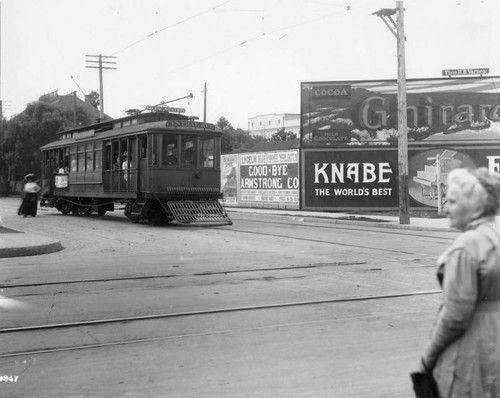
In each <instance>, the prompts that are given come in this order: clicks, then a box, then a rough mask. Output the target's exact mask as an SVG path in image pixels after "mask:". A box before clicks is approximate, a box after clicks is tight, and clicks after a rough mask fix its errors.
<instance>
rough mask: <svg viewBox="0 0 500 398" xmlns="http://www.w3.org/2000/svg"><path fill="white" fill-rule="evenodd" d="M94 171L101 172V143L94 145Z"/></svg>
mask: <svg viewBox="0 0 500 398" xmlns="http://www.w3.org/2000/svg"><path fill="white" fill-rule="evenodd" d="M94 169H95V170H101V169H102V143H101V142H96V143H95V153H94Z"/></svg>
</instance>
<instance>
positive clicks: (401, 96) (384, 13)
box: [373, 1, 410, 224]
mask: <svg viewBox="0 0 500 398" xmlns="http://www.w3.org/2000/svg"><path fill="white" fill-rule="evenodd" d="M396 5H397V8H396V9H383V10H380V11H377V12H374V13H373V15H377V16H378V17H380V19H381V20H382V21H383V22H384V24H385V25H386V26H387V27H388V28H389V30H390V31H391V32H392V34H393V35H394V36H395V37H396V39H397V50H398V169H399V170H398V171H399V223H400V224H409V223H410V214H409V192H408V191H409V189H408V188H409V186H408V123H407V116H406V62H405V40H406V38H405V35H404V9H403V2H402V1H396ZM394 14H397V24H396V23H395V22H394V20H393V19H392V15H394ZM384 18H387V20H388V21H389V22H387V20H386V19H384Z"/></svg>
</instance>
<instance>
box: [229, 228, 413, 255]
mask: <svg viewBox="0 0 500 398" xmlns="http://www.w3.org/2000/svg"><path fill="white" fill-rule="evenodd" d="M231 231H235V232H241V233H245V234H251V235H259V236H272V237H274V238H286V239H295V240H299V241H305V242H313V243H326V244H328V245H335V246H344V247H354V248H357V249H366V250H378V251H382V252H391V253H397V254H414V255H421V253H415V252H408V251H404V250H395V249H387V248H381V247H368V246H365V245H355V244H351V243H339V242H329V241H326V240H320V239H312V238H300V237H295V236H289V235H278V234H270V233H263V232H254V231H244V230H241V229H231Z"/></svg>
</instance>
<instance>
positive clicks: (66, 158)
mask: <svg viewBox="0 0 500 398" xmlns="http://www.w3.org/2000/svg"><path fill="white" fill-rule="evenodd" d="M63 165H64V171H65V172H66V173H69V148H65V149H64V163H63Z"/></svg>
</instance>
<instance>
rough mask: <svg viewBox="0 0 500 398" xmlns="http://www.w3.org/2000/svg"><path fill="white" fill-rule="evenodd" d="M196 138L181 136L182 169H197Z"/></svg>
mask: <svg viewBox="0 0 500 398" xmlns="http://www.w3.org/2000/svg"><path fill="white" fill-rule="evenodd" d="M195 144H196V137H195V136H193V135H181V167H186V168H191V167H195V164H194V161H195V154H196V145H195Z"/></svg>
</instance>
